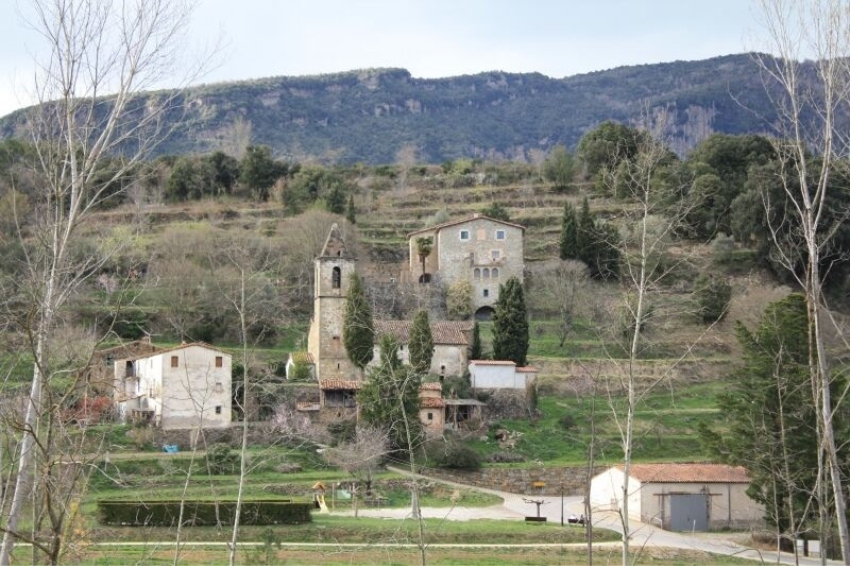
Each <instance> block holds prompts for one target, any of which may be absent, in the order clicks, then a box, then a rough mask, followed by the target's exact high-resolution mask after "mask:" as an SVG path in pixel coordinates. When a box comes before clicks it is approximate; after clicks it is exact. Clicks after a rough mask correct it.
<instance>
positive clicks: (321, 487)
mask: <svg viewBox="0 0 850 566" xmlns="http://www.w3.org/2000/svg"><path fill="white" fill-rule="evenodd" d="M313 491H314V492H315V493H314V494H313V501H314V502H315V503H316V507H318V509H319V512H320V513H330V511H328V506H327V504H325V484H324V483H322V482H320V481H317V482H316V483H315V484H313Z"/></svg>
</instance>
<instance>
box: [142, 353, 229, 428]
mask: <svg viewBox="0 0 850 566" xmlns="http://www.w3.org/2000/svg"><path fill="white" fill-rule="evenodd" d="M172 356H177V360H178V367H176V368H175V367H171V358H172ZM216 357H221V358H222V366H221V367H216V365H215V362H216ZM151 360H152V361H153V364H154V366H158V367H159V368H161V369H160V371H161V372H162V376H161V378H160V383H161V387H162V396H161V397H159V396H156V395H155V396H154V398H155V399H156V400H157V401H158V402H161V403H162V418H161V419H162V420H161V426H162V428H164V429H186V428H194V427H198V426H202V427H203V428H221V427H227V426H229V425H230V421H231V415H230V411H231V399H232V397H231V396H232V391H231V383H230V382H231V377H230V375H231V358H230V356H229V355H226V354H224V353H223V352H220V351H218V350H212V349H208V348H205V347H203V346H199V345H191V346H187V347H185V348H181V349H178V350H171V351H168V352H165V353H163V354H159V355H157V356H153V357H152V358H151Z"/></svg>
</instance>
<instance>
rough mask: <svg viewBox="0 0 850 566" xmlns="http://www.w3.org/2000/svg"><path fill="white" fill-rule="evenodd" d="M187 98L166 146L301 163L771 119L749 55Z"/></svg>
mask: <svg viewBox="0 0 850 566" xmlns="http://www.w3.org/2000/svg"><path fill="white" fill-rule="evenodd" d="M150 96H156V94H155V93H154V94H151V95H150ZM140 102H141V101H140ZM184 102H185V108H186V113H185V114H184V113H183V112H182V111H177V110H176V111H175V112H174V113H173V116H170V118H172V119H174V120H175V121H176V120H180V125H179V126H178V128H177V129H176V130H175V132H174V133H173V135H172V136H171V137H170V138H169V139H168V140H167V141H166V143H164V144H162V145H161V146H160V148H159V151H160V152H161V153H184V152H206V151H211V150H215V149H223V150H225V151H231V152H232V151H233V150H234V148H235V147H237V146H238V145H240V144H242V145H244V144H245V143H247V142H248V141H250V142H251V143H256V144H265V145H269V146H271V147H272V148H273V150H274V153H275V154H276V155H278V156H283V157H289V158H291V159H295V160H306V159H318V160H322V161H327V162H343V163H345V162H349V163H354V162H366V163H373V164H374V163H392V162H396V161H397V160H398V158H397V156H398V155H399V154H400V151H402V150H403V149H405V148H415V153H416V160H417V161H418V162H431V163H440V162H443V161H446V160H452V159H457V158H461V157H464V158H482V159H487V160H499V159H510V160H527V159H531V158H532V155H533V152H535V151H548V150H549V149H551V148H552V147H553V146H555V145H558V144H563V145H566V146H568V147H570V148H574V147H575V145H576V144H577V142H578V140H579V139H580V138H581V136H582V135H583V134H584V133H585V132H586V131H588V130H589V129H592V128H594V127H595V126H597V125H598V124H599V123H601V122H603V121H605V120H617V121H621V122H627V123H632V122H634V123H637V122H641V123H643V122H645V121H646V117H647V116H648V117H649V119H650V120H654V121H656V122H657V121H660V120H664V122H665V124H666V131H665V134H666V136H667V138H668V139H669V142H670V144H671V145H672V146H673V147H674V148H675V149H676V150H677V151H679V152H686V151H687V150H688V149H689V148H691V147H693V146H694V145H695V144H697V143H698V142H699V141H700V140H702V139H704V138H705V137H706V136H707V135H709V134H710V133H712V132H724V133H732V134H737V133H751V132H760V131H761V130H763V121H762V118H759V117H758V116H759V114H761V115H762V116H766V117H767V118H768V119H769V118H770V115H771V112H770V111H769V110H767V109H768V108H769V105H768V103H767V99H766V97H765V95H764V87H763V85H762V82H761V80H760V78H759V73H758V70H757V68H756V65H755V63H754V62H753V60H752V58H751V57H750V56H749V55H735V56H727V57H720V58H715V59H709V60H706V61H696V62H675V63H666V64H659V65H643V66H637V67H623V68H618V69H612V70H609V71H601V72H596V73H590V74H586V75H578V76H574V77H567V78H563V79H554V78H549V77H546V76H543V75H541V74H537V73H530V74H511V73H502V72H488V73H481V74H478V75H466V76H459V77H450V78H443V79H417V78H414V77H411V75H410V73H409V72H407V71H406V70H404V69H367V70H359V71H351V72H348V73H339V74H333V75H319V76H309V77H275V78H268V79H259V80H253V81H244V82H234V83H224V84H215V85H205V86H199V87H195V88H192V89H189V90H188V91H187V92H186V93H185V96H184ZM138 108H139V109H138V111H139V112H144V108H145V104H144V103H140V104H139V105H138ZM26 120H27V118H26V112H25V111H19V112H17V113H15V114H12V115H9V116H7V117H5V118H4V119H3V120H2V121H0V136H3V137H14V136H21V135H23V134H24V133H25V132H26Z"/></svg>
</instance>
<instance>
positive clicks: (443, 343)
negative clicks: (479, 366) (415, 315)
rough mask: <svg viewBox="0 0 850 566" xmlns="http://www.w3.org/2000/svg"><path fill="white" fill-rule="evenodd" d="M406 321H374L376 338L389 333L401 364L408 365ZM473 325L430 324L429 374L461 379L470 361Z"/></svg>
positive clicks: (377, 352) (377, 356) (377, 348)
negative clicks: (431, 344) (396, 345)
mask: <svg viewBox="0 0 850 566" xmlns="http://www.w3.org/2000/svg"><path fill="white" fill-rule="evenodd" d="M412 326H413V322H412V321H409V320H376V321H375V336H383V335H385V334H389V335H390V336H392V337H393V338H395V340H396V342H397V343H398V345H399V352H398V353H399V357H400V358H401V361H402V363H405V364H406V363H410V350H409V349H408V342H409V341H410V329H411V327H412ZM472 326H473V323H472V322H467V321H459V322H455V321H437V322H432V323H431V339H432V340H433V342H434V357H433V358H431V369H430V373H432V374H434V375H439V376H440V377H441V378H442V377H460V376H462V375H463V372H464V370H465V369H466V365H467V359H468V358H469V341H470V339H471V336H472ZM380 353H381V351H380V346H379V345H378V344H375V355H374V357H373V358H372V363H371V364H370V365H374V364H375V363H376V362H377V360H379V359H380Z"/></svg>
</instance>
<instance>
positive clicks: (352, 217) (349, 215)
mask: <svg viewBox="0 0 850 566" xmlns="http://www.w3.org/2000/svg"><path fill="white" fill-rule="evenodd" d="M345 219H346V220H348V222H349V223H350V224H357V210H356V209H355V208H354V195H353V194H350V195H348V207H347V208H346V209H345Z"/></svg>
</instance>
